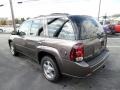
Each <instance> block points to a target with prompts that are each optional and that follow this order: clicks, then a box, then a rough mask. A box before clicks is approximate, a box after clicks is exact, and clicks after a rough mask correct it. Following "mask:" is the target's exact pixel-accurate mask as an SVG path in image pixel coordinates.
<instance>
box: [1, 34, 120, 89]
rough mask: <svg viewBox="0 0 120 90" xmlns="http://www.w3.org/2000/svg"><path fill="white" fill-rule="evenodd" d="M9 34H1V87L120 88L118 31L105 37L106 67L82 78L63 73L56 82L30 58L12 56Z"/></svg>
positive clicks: (119, 36)
mask: <svg viewBox="0 0 120 90" xmlns="http://www.w3.org/2000/svg"><path fill="white" fill-rule="evenodd" d="M8 38H9V34H0V90H120V35H115V36H109V38H108V48H109V50H110V56H109V58H108V59H107V62H106V66H105V68H101V69H100V70H98V71H96V72H95V73H94V74H93V75H92V76H90V77H87V78H83V79H78V78H72V77H66V76H64V77H63V78H62V79H61V80H60V82H58V83H51V82H49V81H47V80H46V79H45V78H44V77H43V75H42V73H41V69H40V66H39V65H38V64H36V63H35V62H33V61H32V60H30V59H29V58H27V57H25V56H23V55H20V56H19V57H14V56H12V55H11V54H10V51H9V47H8V43H7V42H8V41H7V40H8Z"/></svg>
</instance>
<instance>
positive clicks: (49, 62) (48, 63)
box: [41, 56, 60, 82]
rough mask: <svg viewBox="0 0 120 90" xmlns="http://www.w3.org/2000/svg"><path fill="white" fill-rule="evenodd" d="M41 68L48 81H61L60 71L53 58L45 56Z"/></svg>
mask: <svg viewBox="0 0 120 90" xmlns="http://www.w3.org/2000/svg"><path fill="white" fill-rule="evenodd" d="M41 66H42V70H43V74H44V76H45V78H46V79H47V80H49V81H52V82H55V81H57V80H58V79H59V77H60V74H59V70H58V67H57V65H56V63H55V62H54V60H53V58H51V57H49V56H44V57H43V58H42V61H41Z"/></svg>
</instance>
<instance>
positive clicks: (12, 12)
mask: <svg viewBox="0 0 120 90" xmlns="http://www.w3.org/2000/svg"><path fill="white" fill-rule="evenodd" d="M9 3H10V9H11V15H12V23H13V28H14V31H15V32H16V24H15V17H14V10H13V5H12V0H9Z"/></svg>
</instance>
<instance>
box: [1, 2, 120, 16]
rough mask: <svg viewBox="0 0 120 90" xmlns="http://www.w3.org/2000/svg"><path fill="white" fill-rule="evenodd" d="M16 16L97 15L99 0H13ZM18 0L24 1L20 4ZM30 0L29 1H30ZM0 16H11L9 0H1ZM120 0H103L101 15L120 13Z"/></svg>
mask: <svg viewBox="0 0 120 90" xmlns="http://www.w3.org/2000/svg"><path fill="white" fill-rule="evenodd" d="M12 1H13V8H14V13H15V17H35V16H39V15H45V14H50V13H56V12H58V13H70V14H82V15H83V14H84V15H91V16H93V17H97V15H98V5H99V0H32V1H30V0H12ZM18 1H23V3H22V4H18V3H17V2H18ZM28 1H29V2H28ZM0 4H4V6H2V7H0V12H1V13H0V17H8V18H10V17H11V13H10V8H9V7H10V6H9V0H0ZM119 11H120V0H101V13H100V16H103V15H105V14H107V15H112V14H117V13H120V12H119Z"/></svg>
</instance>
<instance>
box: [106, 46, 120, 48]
mask: <svg viewBox="0 0 120 90" xmlns="http://www.w3.org/2000/svg"><path fill="white" fill-rule="evenodd" d="M107 47H110V48H120V46H107Z"/></svg>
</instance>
